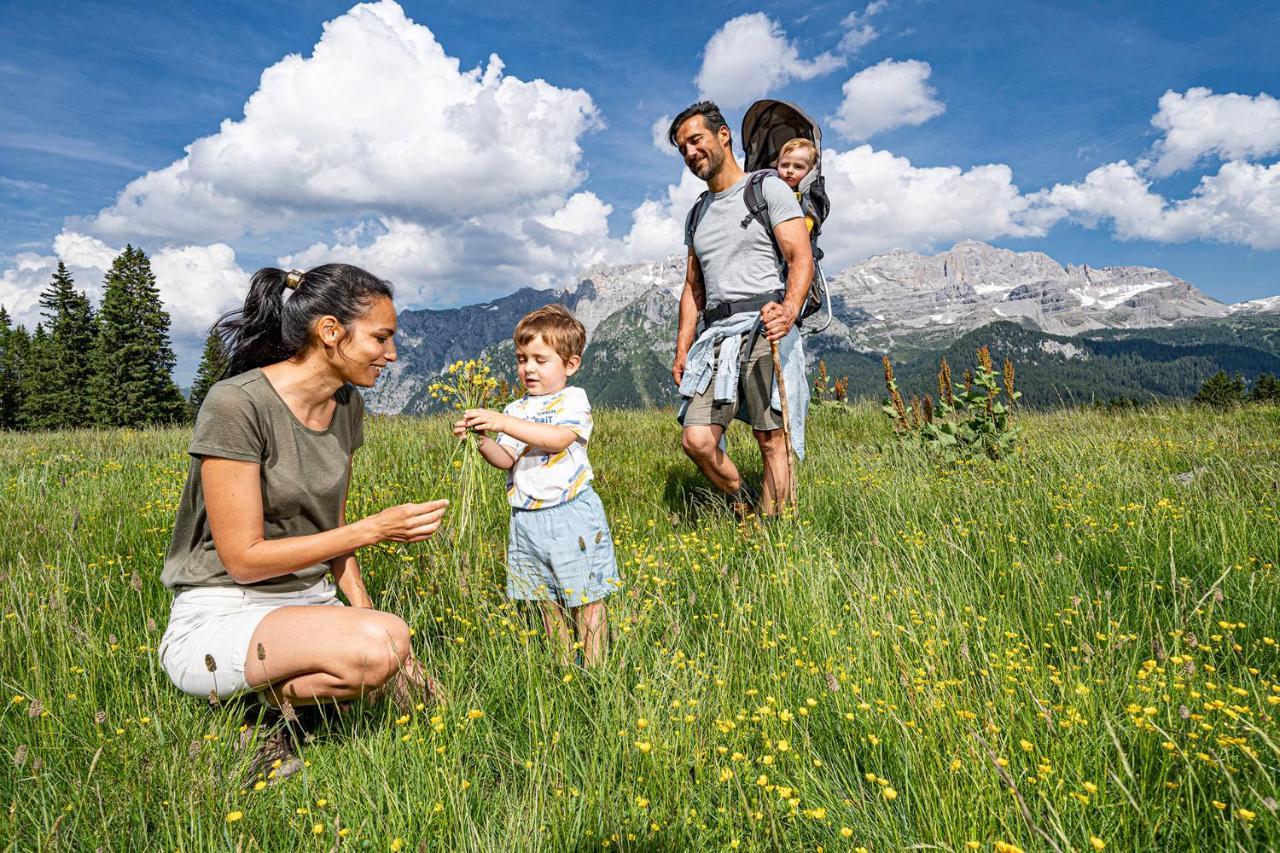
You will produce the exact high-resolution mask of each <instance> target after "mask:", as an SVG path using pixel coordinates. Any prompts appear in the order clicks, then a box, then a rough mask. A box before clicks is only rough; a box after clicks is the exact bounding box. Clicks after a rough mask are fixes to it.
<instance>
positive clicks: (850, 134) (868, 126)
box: [831, 59, 947, 140]
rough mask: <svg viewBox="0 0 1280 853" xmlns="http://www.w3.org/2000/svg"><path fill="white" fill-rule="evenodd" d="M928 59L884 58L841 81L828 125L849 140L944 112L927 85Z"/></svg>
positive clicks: (863, 137)
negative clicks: (840, 95) (841, 92)
mask: <svg viewBox="0 0 1280 853" xmlns="http://www.w3.org/2000/svg"><path fill="white" fill-rule="evenodd" d="M932 72H933V69H932V68H931V67H930V66H929V63H927V62H921V61H920V60H918V59H907V60H903V61H901V62H896V61H894V60H892V59H886V60H884V61H883V62H880V63H878V64H876V65H872V66H871V67H870V68H864V69H862V70H861V71H859V72H858V73H857V74H855V75H853V76H852V77H850V78H849V79H848V80H847V81H845V84H844V100H842V101H841V102H840V106H839V107H838V108H837V110H836V114H835V116H833V117H832V118H831V124H832V126H834V127H835V128H836V130H838V131H840V132H841V133H842V134H844V136H845V137H846V138H848V139H853V140H862V139H869V138H870V137H872V136H875V135H876V134H877V133H881V132H883V131H886V130H892V129H893V128H895V127H903V126H911V125H918V124H923V123H925V122H926V121H928V120H929V119H931V118H934V117H935V116H939V115H942V113H943V112H945V111H946V109H947V108H946V105H945V104H943V103H942V101H940V100H938V98H937V94H938V93H937V91H936V90H935V89H934V88H933V87H932V86H930V85H929V82H928V81H929V75H930V74H931V73H932Z"/></svg>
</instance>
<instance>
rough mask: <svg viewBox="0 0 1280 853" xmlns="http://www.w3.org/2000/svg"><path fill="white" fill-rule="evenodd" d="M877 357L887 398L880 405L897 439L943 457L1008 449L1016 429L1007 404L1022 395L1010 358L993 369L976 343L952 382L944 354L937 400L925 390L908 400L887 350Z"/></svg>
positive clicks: (997, 453)
mask: <svg viewBox="0 0 1280 853" xmlns="http://www.w3.org/2000/svg"><path fill="white" fill-rule="evenodd" d="M883 363H884V382H885V388H886V389H887V390H888V392H889V399H888V401H887V402H886V403H885V404H884V405H883V406H882V407H881V411H883V412H884V413H885V414H886V415H887V416H888V417H889V418H890V419H891V420H892V421H893V429H894V432H895V433H896V434H897V436H898V437H899V439H900V440H902V441H903V442H910V443H914V444H917V445H919V446H920V447H922V448H923V449H925V450H926V451H927V452H930V453H934V454H938V455H941V456H943V457H945V458H947V459H949V460H955V459H970V458H973V457H975V456H986V457H988V458H991V459H1000V458H1003V457H1005V456H1008V455H1009V454H1010V453H1012V452H1013V449H1014V447H1015V446H1016V445H1017V442H1018V438H1019V435H1020V431H1019V429H1018V427H1017V426H1016V425H1014V423H1013V409H1014V406H1015V405H1016V403H1017V400H1018V399H1019V398H1020V397H1021V396H1022V395H1021V393H1019V392H1018V391H1016V390H1014V379H1015V373H1014V368H1013V362H1011V361H1009V360H1008V359H1005V362H1004V365H1003V369H1002V370H1001V371H1000V372H997V371H996V369H995V365H994V364H993V363H992V361H991V352H990V350H988V349H987V348H986V347H981V348H980V349H979V350H978V366H977V368H976V369H975V370H966V371H965V374H964V382H963V384H960V385H957V384H955V383H954V382H953V381H952V378H951V365H950V364H948V363H947V360H946V359H945V358H944V359H942V361H941V363H940V365H939V369H938V400H937V402H936V403H935V402H934V400H933V398H932V397H931V396H929V395H928V394H926V395H925V396H924V397H923V399H922V398H919V397H912V398H911V401H910V403H909V404H908V403H907V402H906V401H904V400H903V397H902V392H901V391H899V390H898V383H897V381H896V379H895V378H894V375H893V363H892V362H890V361H889V357H888V356H885V357H884V360H883ZM1002 382H1003V386H1002V384H1001V383H1002ZM1002 398H1003V399H1002Z"/></svg>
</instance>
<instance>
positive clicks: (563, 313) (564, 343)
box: [512, 303, 587, 361]
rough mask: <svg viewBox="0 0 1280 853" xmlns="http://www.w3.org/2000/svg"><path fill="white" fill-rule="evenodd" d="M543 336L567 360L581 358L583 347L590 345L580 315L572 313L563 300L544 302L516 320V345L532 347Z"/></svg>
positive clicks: (548, 344) (513, 337) (514, 337)
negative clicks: (562, 302) (578, 316)
mask: <svg viewBox="0 0 1280 853" xmlns="http://www.w3.org/2000/svg"><path fill="white" fill-rule="evenodd" d="M539 335H541V336H542V339H543V340H544V341H546V343H547V346H549V347H551V348H552V349H553V350H555V351H556V353H557V354H559V356H560V357H561V358H563V359H564V360H565V361H568V360H569V359H571V358H573V357H574V356H575V355H576V356H578V357H579V358H581V357H582V350H583V349H584V348H586V345H587V330H586V328H585V327H583V325H582V324H581V323H579V322H578V318H577V317H575V316H573V314H571V313H569V309H568V308H565V307H564V306H563V305H560V304H559V303H554V304H551V305H544V306H542V307H541V308H539V309H538V310H536V311H530V312H529V313H528V314H525V315H524V316H523V317H522V318H520V322H519V323H516V332H515V334H514V335H513V336H512V339H513V340H514V341H515V344H516V347H523V346H528V345H529V342H530V341H532V340H533V339H534V338H536V337H538V336H539Z"/></svg>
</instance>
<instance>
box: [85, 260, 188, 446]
mask: <svg viewBox="0 0 1280 853" xmlns="http://www.w3.org/2000/svg"><path fill="white" fill-rule="evenodd" d="M90 360H91V364H92V367H93V377H92V379H91V381H90V393H89V400H90V402H89V407H90V415H91V417H92V420H93V423H94V424H95V425H97V426H107V427H110V426H141V425H143V424H149V423H172V422H173V421H178V420H181V419H183V418H184V417H185V416H186V414H187V405H186V401H185V400H183V399H182V392H181V391H179V390H178V386H177V385H175V384H174V382H173V377H172V373H173V366H174V363H175V361H176V358H175V357H174V354H173V348H172V347H171V346H170V344H169V315H168V314H167V313H166V312H165V310H164V307H163V305H162V304H161V302H160V291H159V289H158V288H157V287H156V278H155V275H153V274H152V272H151V261H150V260H149V259H148V258H147V256H146V253H144V252H143V251H142V250H141V249H135V248H133V246H125V249H124V251H123V252H121V253H120V255H119V256H117V257H116V259H115V260H114V261H112V262H111V269H110V270H109V271H108V272H107V280H106V290H105V292H104V293H103V296H102V305H101V307H100V308H99V310H98V333H97V339H96V340H95V342H94V347H93V354H92V357H91V359H90Z"/></svg>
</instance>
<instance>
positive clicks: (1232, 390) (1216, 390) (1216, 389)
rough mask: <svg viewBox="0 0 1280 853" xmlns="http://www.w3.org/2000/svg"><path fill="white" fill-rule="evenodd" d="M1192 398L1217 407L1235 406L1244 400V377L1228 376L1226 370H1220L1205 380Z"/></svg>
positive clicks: (1227, 407)
mask: <svg viewBox="0 0 1280 853" xmlns="http://www.w3.org/2000/svg"><path fill="white" fill-rule="evenodd" d="M1191 399H1192V400H1193V401H1194V402H1197V403H1203V404H1205V405H1208V406H1212V407H1214V408H1215V409H1230V408H1234V407H1235V406H1238V405H1240V403H1242V402H1244V379H1243V378H1242V377H1239V376H1228V375H1227V373H1226V371H1225V370H1219V371H1218V372H1217V373H1215V374H1213V375H1212V376H1210V377H1209V378H1208V379H1206V380H1205V382H1204V385H1201V386H1200V390H1199V391H1197V392H1196V395H1195V396H1194V397H1192V398H1191Z"/></svg>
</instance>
